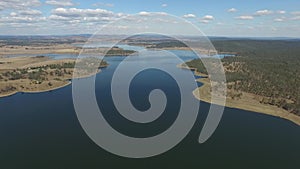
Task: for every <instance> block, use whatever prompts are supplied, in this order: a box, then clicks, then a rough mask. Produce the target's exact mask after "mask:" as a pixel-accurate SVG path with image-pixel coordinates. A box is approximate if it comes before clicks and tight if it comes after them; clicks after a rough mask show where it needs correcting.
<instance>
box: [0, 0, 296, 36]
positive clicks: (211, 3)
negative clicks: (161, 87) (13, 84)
mask: <svg viewBox="0 0 300 169" xmlns="http://www.w3.org/2000/svg"><path fill="white" fill-rule="evenodd" d="M143 12H144V13H143ZM145 12H160V13H162V12H163V13H167V14H171V15H175V16H178V17H181V18H183V19H186V20H188V21H190V22H191V23H193V24H194V25H196V26H197V27H199V28H200V29H201V30H202V32H204V34H206V35H210V36H244V37H246V36H247V37H251V36H254V37H300V1H299V0H286V1H283V0H272V1H271V0H265V1H262V0H247V1H246V0H245V1H241V0H228V1H225V0H207V1H202V0H198V1H196V0H176V1H175V0H151V1H141V0H126V1H125V0H118V1H117V0H103V1H99V0H1V2H0V34H1V35H34V34H81V33H94V32H95V31H97V29H99V28H100V27H101V26H103V25H105V24H107V23H109V22H111V21H115V20H116V19H120V18H123V17H127V16H131V15H134V14H145ZM155 24H157V26H159V25H160V23H159V22H157V23H155ZM155 24H154V26H156V25H155ZM128 28H129V27H128ZM182 30H183V32H184V27H183V28H182Z"/></svg>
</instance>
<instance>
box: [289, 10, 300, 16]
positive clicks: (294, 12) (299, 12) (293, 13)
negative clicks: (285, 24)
mask: <svg viewBox="0 0 300 169" xmlns="http://www.w3.org/2000/svg"><path fill="white" fill-rule="evenodd" d="M291 14H292V15H300V11H293V12H291Z"/></svg>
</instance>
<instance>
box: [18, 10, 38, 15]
mask: <svg viewBox="0 0 300 169" xmlns="http://www.w3.org/2000/svg"><path fill="white" fill-rule="evenodd" d="M19 14H20V15H42V12H41V11H39V10H35V9H30V10H24V11H20V12H19Z"/></svg>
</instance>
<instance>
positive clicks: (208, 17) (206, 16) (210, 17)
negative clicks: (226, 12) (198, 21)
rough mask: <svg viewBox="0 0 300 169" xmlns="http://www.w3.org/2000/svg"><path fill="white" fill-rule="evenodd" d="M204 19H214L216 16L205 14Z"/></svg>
mask: <svg viewBox="0 0 300 169" xmlns="http://www.w3.org/2000/svg"><path fill="white" fill-rule="evenodd" d="M202 19H203V20H214V17H213V16H211V15H205V16H203V18H202Z"/></svg>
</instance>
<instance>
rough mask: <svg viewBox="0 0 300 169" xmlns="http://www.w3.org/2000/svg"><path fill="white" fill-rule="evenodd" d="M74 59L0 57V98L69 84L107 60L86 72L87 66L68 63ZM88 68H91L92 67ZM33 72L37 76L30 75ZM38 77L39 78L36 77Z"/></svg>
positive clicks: (87, 74) (73, 61)
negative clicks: (75, 65)
mask: <svg viewBox="0 0 300 169" xmlns="http://www.w3.org/2000/svg"><path fill="white" fill-rule="evenodd" d="M75 62H76V60H74V59H59V60H55V59H51V58H49V57H20V58H2V59H0V64H1V67H0V98H4V97H9V96H12V95H15V94H17V93H42V92H49V91H54V90H57V89H60V88H63V87H66V86H68V85H70V84H71V83H72V80H73V79H81V78H87V77H91V76H94V75H96V74H97V73H99V72H101V68H104V67H107V66H108V64H107V63H104V64H103V65H99V67H97V70H95V71H93V72H86V71H87V70H77V71H75V69H74V68H70V67H68V66H72V64H76V63H75ZM80 62H81V61H80ZM64 64H67V67H53V68H50V67H51V65H55V66H57V65H60V66H62V65H64ZM83 64H84V66H89V63H88V61H85V62H83ZM91 68H92V69H93V67H91ZM18 69H19V70H18ZM9 72H12V73H9ZM55 72H56V73H55ZM5 73H6V74H5ZM38 73H40V74H38ZM4 74H5V75H4ZM36 74H38V75H39V76H34V75H36ZM13 75H14V76H16V75H18V76H17V78H15V79H10V78H12V77H13ZM30 75H31V77H30ZM39 78H40V79H42V80H39Z"/></svg>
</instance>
